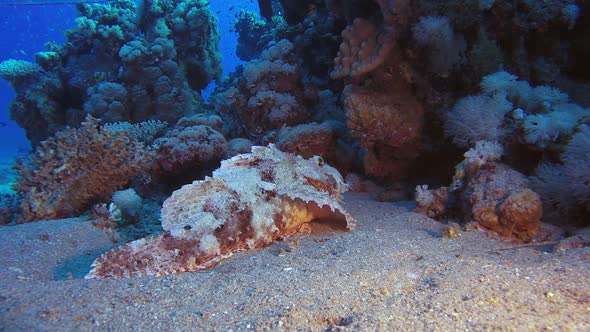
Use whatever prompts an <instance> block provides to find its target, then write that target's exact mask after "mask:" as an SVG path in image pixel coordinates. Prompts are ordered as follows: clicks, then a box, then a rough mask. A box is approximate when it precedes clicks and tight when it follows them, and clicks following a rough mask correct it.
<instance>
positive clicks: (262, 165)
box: [86, 146, 355, 279]
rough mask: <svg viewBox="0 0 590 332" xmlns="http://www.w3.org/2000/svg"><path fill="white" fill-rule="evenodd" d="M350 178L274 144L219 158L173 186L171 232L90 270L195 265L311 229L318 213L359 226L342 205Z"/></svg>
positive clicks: (105, 274)
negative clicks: (202, 175)
mask: <svg viewBox="0 0 590 332" xmlns="http://www.w3.org/2000/svg"><path fill="white" fill-rule="evenodd" d="M346 189H347V188H346V185H345V184H344V181H343V179H342V177H341V176H340V174H339V173H338V171H336V170H335V169H334V168H332V167H330V166H328V165H325V164H323V163H322V162H320V159H319V158H316V157H314V158H311V159H304V158H302V157H300V156H295V155H292V154H288V153H284V152H281V151H279V150H278V149H276V148H275V147H273V146H270V147H260V146H257V147H253V148H252V153H250V154H243V155H238V156H235V157H233V158H231V159H228V160H225V161H223V162H222V163H221V167H220V168H219V169H217V170H216V171H215V172H213V177H212V178H206V179H205V180H203V181H195V182H193V183H192V184H189V185H186V186H183V187H182V188H181V189H179V190H177V191H175V192H174V193H173V194H172V196H171V197H170V198H168V199H167V200H166V201H165V202H164V206H163V208H162V227H163V228H164V230H165V232H164V233H163V234H161V235H157V236H154V237H149V238H144V239H140V240H137V241H134V242H131V243H129V244H126V245H123V246H121V247H119V248H115V249H113V250H111V251H109V252H107V253H105V254H104V255H102V256H101V257H99V258H98V259H97V260H96V261H95V262H94V263H93V269H92V271H90V273H88V275H87V276H86V278H89V279H105V278H125V277H137V276H143V275H155V276H162V275H169V274H174V273H180V272H187V271H197V270H201V269H205V268H208V267H210V266H213V265H215V264H217V263H218V262H219V261H220V260H221V259H223V258H224V257H227V256H229V255H231V254H232V253H234V252H236V251H242V250H248V249H253V248H260V247H264V246H266V245H269V244H270V243H272V242H273V241H275V240H277V239H278V238H282V237H286V236H289V235H293V234H295V233H297V232H300V231H302V230H305V229H308V226H309V225H308V224H309V223H310V222H311V221H313V220H315V219H328V220H330V221H333V222H335V226H338V227H341V228H346V229H353V228H354V224H355V223H354V220H353V218H352V217H351V216H350V215H349V214H348V213H347V212H346V211H345V210H344V208H343V207H342V206H341V205H340V202H339V201H340V200H341V193H342V192H343V191H345V190H346Z"/></svg>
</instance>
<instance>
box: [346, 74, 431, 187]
mask: <svg viewBox="0 0 590 332" xmlns="http://www.w3.org/2000/svg"><path fill="white" fill-rule="evenodd" d="M344 95H345V100H344V103H345V106H346V109H347V113H346V116H347V118H348V127H349V128H350V131H351V134H352V136H353V137H355V138H357V139H359V140H360V141H361V143H362V145H363V146H364V147H365V149H366V151H367V152H366V154H365V160H364V163H365V171H366V172H367V173H368V174H370V175H374V176H389V177H392V178H397V177H399V176H400V175H401V174H403V173H404V171H405V169H406V167H407V166H408V163H409V162H411V161H412V160H413V159H414V158H415V157H416V155H417V152H418V146H419V142H420V135H421V133H422V126H423V115H424V110H423V108H422V105H421V104H420V103H419V102H418V101H417V100H416V98H415V97H414V96H413V95H411V94H410V92H409V91H408V90H405V89H396V91H395V92H394V93H392V92H389V93H388V92H380V91H375V90H373V89H368V88H363V87H358V86H348V87H347V88H346V89H345V92H344Z"/></svg>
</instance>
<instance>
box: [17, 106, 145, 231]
mask: <svg viewBox="0 0 590 332" xmlns="http://www.w3.org/2000/svg"><path fill="white" fill-rule="evenodd" d="M153 158H154V153H153V150H152V148H151V147H150V146H146V145H145V144H144V143H143V142H141V141H136V140H133V139H132V138H131V136H130V135H129V134H127V132H123V131H111V130H109V129H108V128H104V127H102V128H101V127H99V121H98V120H97V119H94V118H93V117H92V116H90V115H88V116H87V117H86V120H85V121H84V122H83V123H82V127H80V128H78V129H73V128H67V129H65V130H63V131H60V132H58V133H57V134H56V135H55V136H54V137H51V138H49V139H47V140H45V141H43V142H42V143H41V144H40V145H39V147H38V148H37V149H36V151H35V153H34V154H33V155H31V157H30V160H28V161H24V160H22V159H21V160H19V161H18V162H17V165H16V166H15V167H16V171H17V175H18V183H17V184H16V185H15V190H16V191H18V192H19V193H21V195H22V198H23V201H22V203H21V206H20V207H21V213H22V220H21V222H30V221H38V220H50V219H59V218H64V217H71V216H77V215H79V214H80V213H81V212H83V211H84V210H85V209H86V208H88V207H90V205H91V204H92V203H94V202H96V201H100V200H103V201H104V200H108V199H110V197H111V195H112V194H113V192H115V191H116V190H119V189H121V188H122V187H124V186H125V185H127V184H128V183H129V182H130V181H131V180H133V179H134V178H136V177H138V176H140V175H144V174H147V173H148V171H149V169H150V168H151V166H152V162H153Z"/></svg>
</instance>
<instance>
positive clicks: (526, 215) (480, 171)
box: [416, 142, 543, 242]
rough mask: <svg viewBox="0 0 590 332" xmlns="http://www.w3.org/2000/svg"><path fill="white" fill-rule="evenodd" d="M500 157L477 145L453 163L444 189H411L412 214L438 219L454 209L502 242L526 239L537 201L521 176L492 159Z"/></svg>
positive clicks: (536, 216)
mask: <svg viewBox="0 0 590 332" xmlns="http://www.w3.org/2000/svg"><path fill="white" fill-rule="evenodd" d="M500 154H501V152H500V147H499V146H498V145H497V144H494V143H491V142H478V144H477V146H476V147H475V148H472V149H471V150H470V151H468V152H467V153H465V157H466V159H465V160H464V161H463V162H461V163H459V164H458V165H457V167H456V171H455V176H454V177H453V184H452V185H451V186H450V187H441V188H439V189H436V190H430V189H428V187H427V186H418V187H417V188H416V202H417V207H416V212H419V213H422V214H425V215H427V216H429V217H432V218H441V217H443V216H445V215H448V213H449V212H450V210H452V209H454V210H458V211H460V212H462V213H463V216H464V218H465V220H466V221H467V222H475V223H476V225H477V226H479V227H481V228H483V229H486V230H489V231H491V232H493V233H495V234H497V235H499V236H500V237H501V238H503V239H519V240H522V241H525V242H529V241H532V240H533V239H534V237H535V235H536V234H537V232H538V231H539V229H540V225H541V217H542V215H543V207H542V204H541V198H540V197H539V195H538V194H537V193H535V192H534V191H533V190H531V189H530V188H529V187H528V181H527V178H526V177H525V176H524V175H522V174H521V173H519V172H517V171H515V170H514V169H512V168H510V167H509V166H507V165H505V164H502V163H499V162H496V161H495V160H496V159H499V157H500Z"/></svg>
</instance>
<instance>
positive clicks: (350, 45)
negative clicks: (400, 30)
mask: <svg viewBox="0 0 590 332" xmlns="http://www.w3.org/2000/svg"><path fill="white" fill-rule="evenodd" d="M342 39H343V40H342V43H341V44H340V49H339V50H338V55H337V56H336V58H335V59H334V70H333V71H332V72H331V73H330V76H331V77H332V79H338V78H343V77H346V76H350V77H357V76H360V75H362V74H365V73H368V72H371V71H372V70H374V69H375V68H377V67H378V66H379V65H381V64H382V63H383V62H384V61H385V59H386V58H387V56H388V54H389V52H390V51H391V50H392V49H393V47H394V46H395V40H394V38H393V29H392V28H391V27H386V28H384V29H379V28H377V27H376V26H375V24H373V23H372V22H371V21H368V20H365V19H362V18H356V19H355V20H354V21H353V23H352V24H351V25H349V26H347V27H346V28H345V29H344V30H343V31H342Z"/></svg>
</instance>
